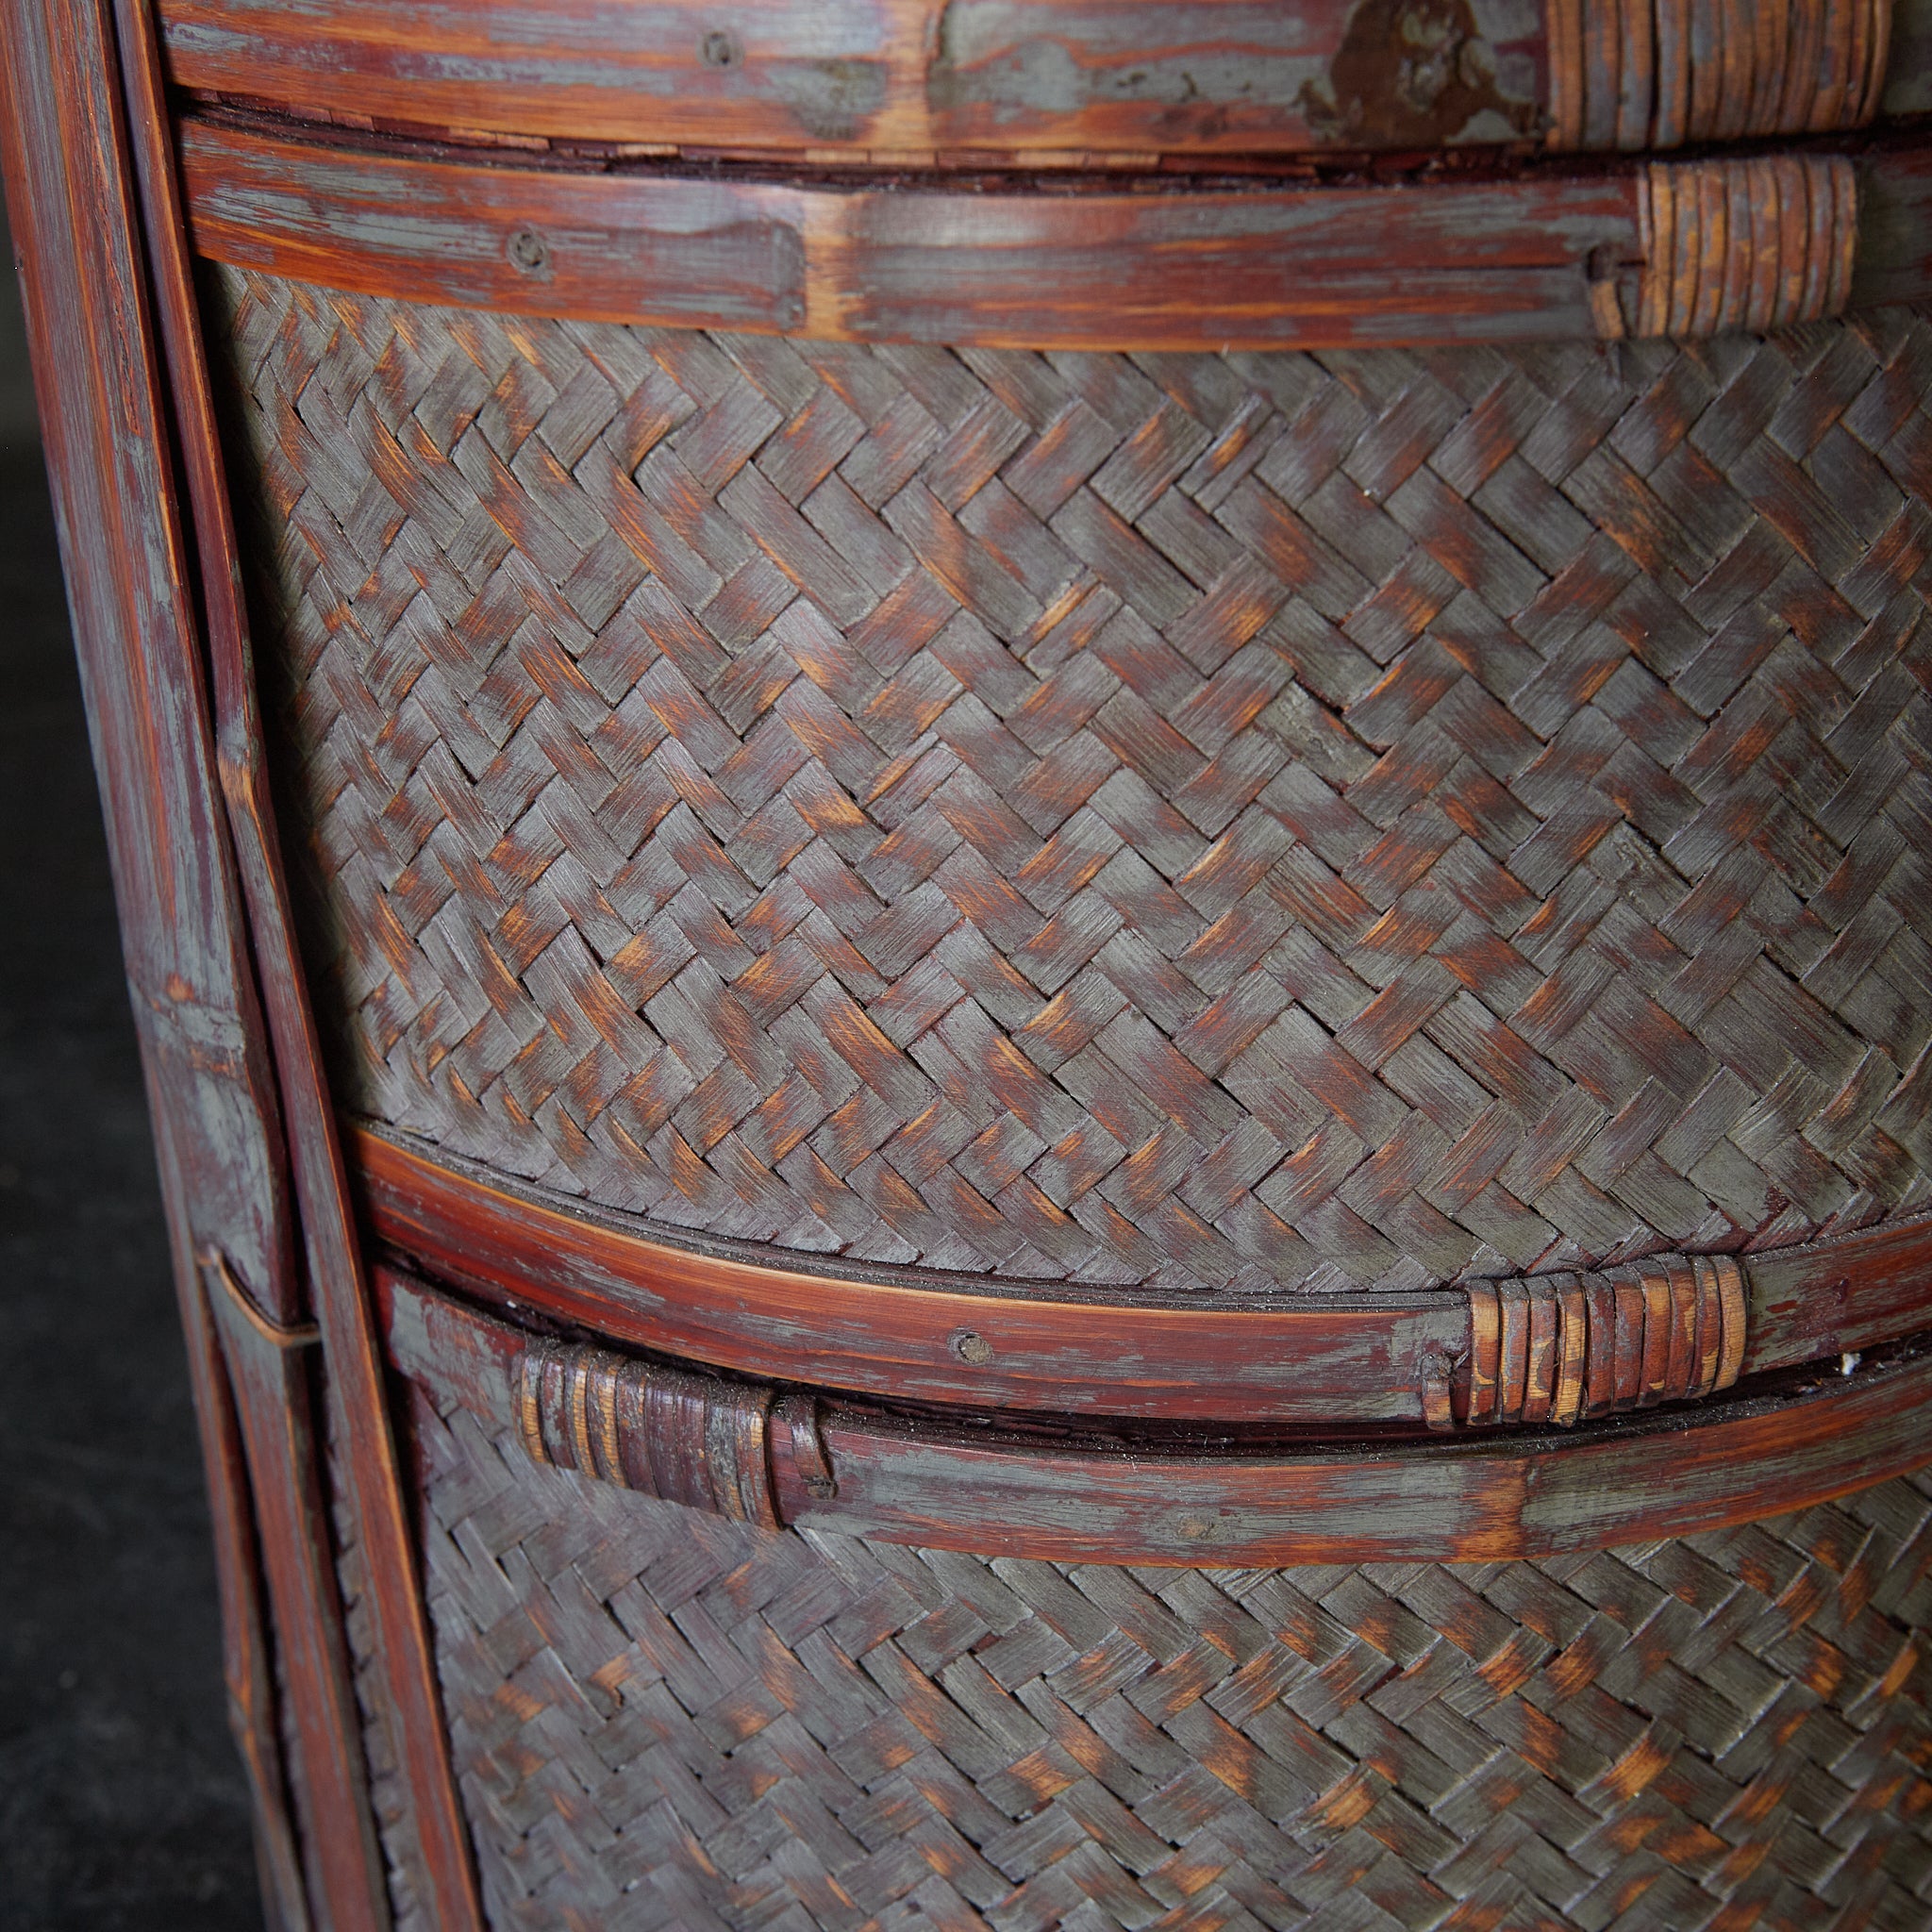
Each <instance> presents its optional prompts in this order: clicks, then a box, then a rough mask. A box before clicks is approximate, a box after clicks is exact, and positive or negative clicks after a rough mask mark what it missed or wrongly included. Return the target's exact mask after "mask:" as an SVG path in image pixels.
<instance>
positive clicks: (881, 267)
mask: <svg viewBox="0 0 1932 1932" xmlns="http://www.w3.org/2000/svg"><path fill="white" fill-rule="evenodd" d="M181 162H182V170H183V176H184V184H185V187H186V191H187V193H186V200H187V209H188V217H189V223H190V229H191V235H192V242H193V244H194V246H195V248H196V250H197V251H198V252H199V253H200V254H202V255H203V256H205V257H207V258H210V259H213V260H217V261H223V262H227V263H229V264H231V265H233V266H237V267H242V268H251V269H256V270H262V271H268V272H272V273H275V274H277V275H286V276H289V277H291V278H292V279H294V280H297V281H303V282H308V283H312V284H316V285H319V286H322V287H325V288H332V289H342V290H347V291H356V292H360V293H364V294H376V295H386V296H391V297H395V298H399V299H402V300H406V301H412V302H425V303H428V302H436V303H450V304H454V305H456V306H458V307H463V308H483V309H494V310H499V311H503V312H508V313H521V314H535V315H554V316H565V317H569V318H571V319H574V320H576V321H583V322H642V323H654V324H661V325H667V326H673V327H706V328H709V327H723V328H733V329H744V330H749V331H754V332H759V333H777V334H788V335H796V336H803V337H810V338H816V339H821V340H826V341H869V342H906V341H911V342H930V343H944V344H950V345H956V346H972V345H975V344H980V345H989V346H1008V347H1025V348H1034V349H1055V348H1083V349H1216V350H1220V349H1261V348H1270V347H1288V348H1324V347H1326V348H1333V347H1344V346H1369V345H1374V344H1384V345H1386V344H1395V343H1405V344H1406V343H1428V342H1444V343H1448V342H1476V341H1505V342H1507V341H1534V340H1550V339H1560V338H1571V339H1575V338H1581V337H1588V336H1591V335H1592V334H1608V335H1616V334H1621V333H1624V332H1626V331H1628V332H1633V333H1640V334H1641V333H1657V332H1669V333H1673V334H1709V333H1714V332H1718V331H1722V330H1724V329H1732V328H1745V327H1751V328H1757V327H1776V326H1782V325H1785V324H1787V323H1790V322H1797V321H1803V320H1807V319H1811V318H1814V317H1816V316H1819V315H1824V314H1832V313H1836V312H1838V311H1839V310H1840V309H1841V308H1844V307H1845V306H1846V304H1847V302H1848V301H1849V300H1851V299H1853V298H1854V297H1856V298H1857V300H1858V301H1859V302H1861V303H1864V302H1876V301H1903V300H1913V299H1918V298H1922V297H1924V296H1925V295H1926V294H1928V293H1932V249H1928V248H1927V247H1926V246H1925V245H1924V242H1925V237H1926V236H1927V234H1928V233H1932V148H1921V147H1919V146H1917V145H1905V144H1900V145H1898V146H1896V147H1890V148H1887V149H1885V150H1883V151H1882V152H1879V153H1875V154H1874V155H1873V156H1872V157H1870V158H1867V159H1864V160H1861V161H1860V162H1859V163H1858V164H1857V165H1858V167H1859V168H1860V169H1861V170H1863V171H1864V172H1865V173H1866V174H1867V175H1870V176H1871V178H1872V180H1873V181H1874V183H1875V186H1874V189H1873V191H1872V192H1873V198H1874V200H1875V201H1876V202H1877V203H1878V204H1879V205H1880V206H1881V207H1882V209H1883V211H1884V220H1883V222H1882V223H1881V224H1880V225H1878V226H1877V227H1876V228H1874V234H1873V236H1872V237H1871V238H1870V242H1869V245H1867V242H1866V238H1863V237H1861V236H1860V235H1859V233H1858V225H1857V199H1858V197H1857V193H1856V192H1854V185H1853V173H1852V167H1853V164H1852V163H1851V162H1850V161H1848V160H1846V159H1844V158H1831V157H1820V156H1811V155H1807V156H1805V157H1803V158H1778V159H1776V160H1763V161H1750V162H1682V163H1677V162H1670V163H1666V162H1659V163H1656V164H1654V165H1653V166H1652V167H1651V168H1650V169H1649V170H1648V172H1644V171H1638V172H1634V173H1633V172H1625V171H1618V172H1595V173H1591V174H1587V175H1578V174H1563V173H1558V172H1557V171H1556V170H1555V169H1554V167H1553V166H1550V167H1543V168H1541V169H1537V170H1531V171H1528V172H1525V173H1523V174H1521V175H1514V176H1510V177H1508V178H1503V179H1497V178H1487V179H1479V178H1472V177H1465V176H1449V177H1445V178H1442V179H1440V180H1426V181H1418V182H1410V183H1406V184H1403V185H1391V186H1362V185H1358V184H1356V183H1349V184H1345V185H1324V186H1316V185H1310V184H1307V183H1296V184H1284V183H1280V182H1273V183H1260V184H1257V185H1254V186H1244V187H1219V186H1217V187H1215V188H1213V189H1208V188H1203V187H1190V186H1187V185H1185V184H1183V183H1176V182H1172V181H1169V182H1164V183H1149V184H1142V185H1141V186H1140V187H1135V186H1132V185H1128V184H1123V183H1120V182H1114V181H1104V182H1096V183H1093V184H1090V185H1089V186H1087V187H1084V188H1081V189H1079V190H1077V191H1063V190H1061V189H1051V188H1049V187H1042V186H1041V185H1040V184H1039V183H1037V182H1034V183H1027V182H1024V181H1015V182H1014V183H1012V184H1010V185H1008V186H1005V187H1002V188H1000V189H999V190H998V191H997V192H994V191H991V190H988V191H986V192H981V191H980V190H977V189H975V190H974V191H972V192H968V191H965V190H958V189H946V188H943V187H926V188H922V189H919V190H917V191H916V192H912V191H901V190H898V189H882V188H879V187H876V186H874V185H870V184H868V183H867V182H865V181H863V180H851V181H842V182H827V181H824V180H820V179H815V178H812V177H809V176H800V177H798V178H796V179H785V180H773V179H770V178H754V177H752V176H750V175H695V174H693V173H691V172H689V171H685V172H667V171H658V172H651V171H645V172H608V171H597V170H590V171H583V170H571V169H563V168H558V167H550V166H543V167H539V166H535V165H522V164H516V163H514V162H513V161H512V160H511V159H508V158H500V157H499V158H482V157H480V156H473V157H470V158H454V157H452V156H451V155H450V154H449V152H448V151H447V150H443V149H437V148H432V147H428V146H426V145H425V144H420V143H418V144H407V143H399V142H391V143H388V144H387V145H382V144H376V145H370V144H362V145H356V144H350V143H346V142H341V141H332V142H324V141H320V140H311V139H302V140H296V139H291V138H290V132H289V129H288V127H287V125H286V124H281V125H275V126H270V125H267V124H261V123H249V124H247V125H242V124H240V123H236V122H232V121H225V120H217V119H208V120H191V121H189V122H187V123H185V124H184V125H183V126H182V129H181ZM1855 251H1857V259H1856V263H1855V260H1854V254H1855ZM1636 264H1642V267H1641V270H1636V269H1635V268H1634V265H1636ZM1855 265H1856V267H1857V284H1856V286H1855V285H1854V282H1853V277H1852V270H1853V268H1854V266H1855ZM1626 282H1631V283H1633V284H1635V285H1636V286H1633V287H1632V288H1631V289H1629V290H1627V291H1626V290H1624V283H1626Z"/></svg>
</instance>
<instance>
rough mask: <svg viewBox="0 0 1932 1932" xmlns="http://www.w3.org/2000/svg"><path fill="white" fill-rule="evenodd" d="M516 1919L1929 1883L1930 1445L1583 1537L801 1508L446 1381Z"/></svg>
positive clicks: (980, 1919) (1365, 1922) (506, 1923)
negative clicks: (1738, 1500)
mask: <svg viewBox="0 0 1932 1932" xmlns="http://www.w3.org/2000/svg"><path fill="white" fill-rule="evenodd" d="M414 1400H415V1412H416V1424H417V1440H418V1444H419V1453H420V1455H421V1457H422V1459H423V1462H424V1465H425V1480H426V1485H427V1487H426V1516H425V1540H426V1548H427V1557H426V1561H427V1574H428V1585H427V1587H428V1591H429V1594H430V1600H431V1611H432V1615H433V1618H434V1621H435V1625H436V1631H437V1649H438V1661H439V1668H440V1671H441V1678H442V1685H443V1693H444V1699H445V1705H446V1709H447V1713H448V1717H449V1722H450V1724H451V1729H452V1737H453V1740H454V1747H455V1758H456V1763H457V1767H458V1774H459V1776H460V1778H461V1784H462V1790H463V1795H464V1800H465V1803H466V1805H467V1807H468V1811H469V1817H470V1822H471V1825H472V1828H473V1831H474V1833H475V1840H476V1845H477V1851H478V1856H479V1858H480V1860H481V1866H482V1873H483V1879H484V1887H485V1891H486V1895H487V1898H488V1901H489V1910H490V1915H491V1924H493V1925H494V1926H496V1927H498V1928H504V1932H507V1928H510V1927H517V1928H524V1927H528V1928H532V1932H534V1928H539V1927H553V1926H555V1927H561V1926H570V1927H578V1928H584V1927H591V1926H594V1927H597V1928H599V1932H641V1928H644V1927H666V1928H676V1932H720V1928H723V1927H730V1928H732V1932H750V1928H753V1927H758V1928H763V1927H773V1928H783V1932H811V1928H825V1932H832V1928H836V1932H861V1928H863V1932H874V1928H877V1932H885V1928H889V1927H890V1928H893V1932H915V1928H919V1932H964V1928H967V1927H979V1926H991V1927H992V1928H994V1932H1047V1928H1051V1927H1056V1926H1063V1927H1068V1928H1073V1932H1102V1928H1114V1927H1127V1928H1132V1932H1181V1928H1184V1927H1185V1928H1187V1932H1208V1928H1215V1932H1220V1928H1229V1932H1234V1928H1240V1932H1257V1928H1260V1927H1264V1926H1265V1927H1269V1928H1272V1932H1287V1928H1291V1927H1301V1926H1307V1927H1310V1928H1319V1932H1394V1928H1397V1927H1402V1928H1408V1932H1418V1928H1422V1927H1444V1928H1446V1927H1477V1926H1481V1927H1490V1928H1516V1932H1525V1928H1529V1927H1533V1926H1534V1927H1557V1926H1565V1927H1567V1926H1578V1927H1584V1928H1588V1932H1602V1928H1605V1927H1610V1926H1615V1927H1617V1928H1620V1932H1640V1928H1648V1932H1696V1928H1703V1927H1709V1928H1713V1932H1715V1928H1719V1927H1722V1928H1724V1932H1741V1928H1744V1927H1747V1926H1760V1925H1761V1926H1768V1927H1783V1928H1789V1932H1826V1928H1836V1932H1849V1928H1850V1927H1853V1926H1861V1927H1880V1926H1882V1927H1887V1928H1891V1932H1905V1928H1907V1927H1925V1926H1927V1925H1932V1781H1928V1780H1932V1710H1928V1708H1927V1696H1928V1692H1932V1672H1928V1669H1927V1665H1926V1662H1925V1659H1924V1646H1925V1643H1926V1641H1927V1637H1928V1635H1932V1580H1928V1577H1927V1568H1928V1563H1932V1524H1928V1518H1932V1482H1928V1481H1927V1480H1926V1479H1925V1478H1923V1477H1922V1478H1920V1479H1919V1481H1918V1483H1917V1484H1916V1485H1915V1484H1914V1483H1911V1482H1903V1481H1902V1482H1893V1483H1889V1484H1886V1485H1884V1486H1882V1487H1880V1488H1878V1489H1874V1490H1871V1491H1866V1492H1865V1493H1864V1494H1863V1495H1859V1496H1855V1497H1852V1498H1850V1499H1848V1500H1846V1501H1844V1502H1842V1503H1840V1504H1838V1505H1835V1506H1833V1507H1824V1508H1817V1509H1812V1510H1809V1511H1807V1512H1806V1513H1805V1514H1803V1515H1800V1516H1794V1517H1787V1518H1783V1519H1780V1520H1777V1521H1774V1522H1770V1523H1762V1524H1753V1525H1751V1526H1749V1527H1747V1528H1742V1529H1737V1530H1730V1531H1726V1532H1724V1533H1721V1534H1717V1535H1710V1536H1700V1537H1694V1538H1691V1539H1689V1540H1687V1541H1679V1542H1663V1543H1657V1544H1653V1545H1650V1546H1647V1547H1641V1548H1630V1549H1624V1550H1618V1551H1611V1552H1607V1553H1599V1554H1594V1555H1590V1556H1585V1557H1569V1558H1564V1559H1561V1560H1551V1561H1546V1562H1541V1563H1535V1564H1531V1563H1496V1564H1487V1565H1455V1566H1448V1565H1434V1564H1426V1563H1409V1564H1380V1565H1372V1566H1367V1567H1363V1568H1358V1569H1347V1568H1341V1567H1337V1568H1331V1569H1314V1568H1303V1569H1295V1570H1242V1571H1231V1570H1128V1569H1116V1568H1108V1567H1104V1566H1098V1565H1085V1566H1080V1565H1067V1566H1060V1565H1055V1564H1048V1563H1036V1562H1018V1561H1008V1560H1004V1559H1002V1560H994V1561H987V1560H984V1559H982V1558H979V1557H964V1556H955V1555H948V1554H945V1553H942V1552H938V1551H924V1550H914V1549H905V1548H899V1547H895V1546H893V1545H891V1544H886V1543H868V1542H861V1541H856V1540H852V1539H847V1538H841V1537H833V1536H824V1535H807V1534H802V1533H798V1532H792V1531H787V1532H782V1533H775V1534H774V1533H768V1532H765V1531H761V1530H756V1529H751V1528H748V1527H745V1526H742V1525H740V1524H730V1523H726V1522H724V1520H722V1519H720V1518H717V1517H712V1516H705V1515H700V1514H697V1513H695V1512H692V1511H689V1510H684V1509H681V1508H679V1507H677V1506H676V1505H674V1504H665V1503H658V1502H656V1501H654V1500H651V1499H648V1498H644V1497H641V1496H637V1495H634V1494H631V1493H628V1492H626V1491H620V1490H617V1489H613V1488H610V1487H608V1486H605V1485H601V1484H597V1483H592V1482H587V1481H585V1480H584V1479H582V1478H580V1477H578V1476H575V1475H573V1474H565V1473H561V1472H558V1471H555V1470H550V1469H540V1468H538V1467H536V1466H535V1465H533V1464H532V1463H531V1462H530V1460H529V1458H528V1457H526V1456H525V1453H524V1451H523V1449H522V1448H521V1446H520V1445H519V1444H518V1442H517V1441H516V1440H515V1438H514V1436H513V1435H511V1434H508V1433H507V1434H505V1435H504V1436H503V1437H502V1438H501V1439H500V1440H496V1441H492V1440H491V1438H490V1435H489V1433H488V1431H487V1428H486V1426H485V1425H484V1424H480V1423H478V1422H477V1421H476V1420H475V1417H473V1416H472V1415H470V1414H469V1413H468V1412H467V1411H465V1410H463V1409H460V1408H453V1409H450V1410H449V1411H447V1413H446V1414H444V1415H441V1416H439V1414H438V1411H437V1408H436V1407H435V1406H434V1404H433V1403H432V1402H431V1400H430V1398H429V1397H427V1396H426V1395H425V1394H423V1393H422V1392H421V1391H417V1393H416V1395H415V1398H414Z"/></svg>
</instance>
